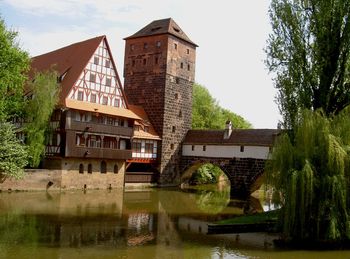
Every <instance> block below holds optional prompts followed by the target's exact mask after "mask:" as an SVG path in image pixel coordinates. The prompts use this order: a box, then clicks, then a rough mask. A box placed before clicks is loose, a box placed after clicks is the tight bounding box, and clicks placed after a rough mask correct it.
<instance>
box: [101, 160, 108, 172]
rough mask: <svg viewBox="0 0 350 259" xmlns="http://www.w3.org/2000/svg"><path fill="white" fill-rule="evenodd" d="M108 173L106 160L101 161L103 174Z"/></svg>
mask: <svg viewBox="0 0 350 259" xmlns="http://www.w3.org/2000/svg"><path fill="white" fill-rule="evenodd" d="M106 173H107V163H106V161H102V162H101V174H106Z"/></svg>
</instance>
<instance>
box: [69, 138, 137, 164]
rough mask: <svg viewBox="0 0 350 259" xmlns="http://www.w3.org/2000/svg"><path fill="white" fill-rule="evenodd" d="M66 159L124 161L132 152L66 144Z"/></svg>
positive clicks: (71, 143) (72, 143)
mask: <svg viewBox="0 0 350 259" xmlns="http://www.w3.org/2000/svg"><path fill="white" fill-rule="evenodd" d="M66 157H80V158H102V159H122V160H126V159H130V158H131V157H132V152H131V150H122V149H112V148H92V147H85V146H76V145H75V143H74V142H67V148H66Z"/></svg>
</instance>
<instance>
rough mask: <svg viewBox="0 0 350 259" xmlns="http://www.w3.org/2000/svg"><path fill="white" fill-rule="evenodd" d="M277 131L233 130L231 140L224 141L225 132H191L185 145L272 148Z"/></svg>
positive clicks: (186, 138)
mask: <svg viewBox="0 0 350 259" xmlns="http://www.w3.org/2000/svg"><path fill="white" fill-rule="evenodd" d="M279 132H280V131H279V130H277V129H233V130H232V134H231V136H230V138H229V139H224V130H189V131H188V133H187V135H186V137H185V139H184V142H183V143H184V144H219V145H247V146H249V145H250V146H253V145H257V146H272V145H273V141H274V138H275V137H276V136H277V135H278V133H279Z"/></svg>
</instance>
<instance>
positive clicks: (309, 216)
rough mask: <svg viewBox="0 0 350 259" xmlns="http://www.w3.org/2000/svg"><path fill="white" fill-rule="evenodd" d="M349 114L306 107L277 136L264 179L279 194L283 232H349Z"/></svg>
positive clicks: (312, 235) (298, 235)
mask: <svg viewBox="0 0 350 259" xmlns="http://www.w3.org/2000/svg"><path fill="white" fill-rule="evenodd" d="M345 118H347V119H345ZM349 120H350V112H349V109H344V110H343V111H342V112H341V113H340V114H339V115H337V116H336V117H330V118H328V117H326V115H325V114H323V113H322V112H320V111H317V112H312V111H308V110H305V111H304V112H303V113H302V115H301V118H300V120H299V122H298V124H297V125H296V126H295V128H294V131H293V132H285V133H283V134H282V135H281V136H280V137H279V138H278V139H277V142H276V145H275V148H274V150H273V154H272V160H271V161H270V163H271V164H269V167H267V168H266V169H267V174H268V177H267V180H268V182H269V184H271V185H272V186H273V187H274V188H275V189H276V190H277V193H279V194H280V195H281V199H280V203H281V205H282V206H283V209H282V210H281V211H282V214H281V220H282V221H281V223H282V225H283V230H284V235H285V236H286V237H287V238H289V239H294V240H305V239H308V240H343V239H347V238H348V236H349V234H350V233H349V231H350V229H349V216H348V209H349V208H348V205H347V204H348V202H347V194H348V186H347V181H346V178H345V177H348V176H349V173H350V167H349V161H350V152H348V151H349V148H348V147H349V145H350V141H349V139H350V131H349V130H348V129H349Z"/></svg>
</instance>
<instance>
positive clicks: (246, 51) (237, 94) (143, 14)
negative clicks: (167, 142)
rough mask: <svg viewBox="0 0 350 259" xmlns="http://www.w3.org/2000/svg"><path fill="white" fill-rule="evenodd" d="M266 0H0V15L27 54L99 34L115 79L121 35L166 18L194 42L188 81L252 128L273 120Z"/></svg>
mask: <svg viewBox="0 0 350 259" xmlns="http://www.w3.org/2000/svg"><path fill="white" fill-rule="evenodd" d="M269 4H270V0H215V1H201V0H192V1H189V0H98V1H96V0H61V1H60V0H0V16H1V17H2V18H3V19H4V20H5V23H6V25H7V28H8V29H13V30H16V31H18V33H19V36H18V40H19V43H20V46H21V48H22V49H24V50H26V51H28V52H29V54H30V55H31V56H36V55H39V54H43V53H46V52H49V51H52V50H55V49H57V48H60V47H64V46H66V45H69V44H72V43H75V42H78V41H82V40H86V39H89V38H92V37H96V36H99V35H106V36H107V40H108V42H109V45H110V47H111V51H112V55H113V58H114V61H115V62H116V64H117V70H118V73H119V76H120V77H121V80H122V81H123V79H122V78H123V60H124V46H125V43H124V40H123V38H125V37H127V36H130V35H132V34H134V33H135V32H137V31H138V30H139V29H141V28H143V27H144V26H146V25H147V24H149V23H150V22H151V21H153V20H158V19H164V18H169V17H171V18H173V19H174V20H175V22H176V23H177V24H178V25H179V26H180V27H181V29H182V30H183V31H184V32H185V33H186V34H187V35H188V36H189V38H190V39H191V40H192V41H194V42H195V43H196V44H198V45H199V47H198V48H197V52H196V82H197V83H199V84H201V85H204V86H205V87H206V88H207V89H208V90H209V92H210V93H211V95H212V96H213V97H214V98H215V99H216V100H217V101H218V102H219V104H220V105H221V106H222V107H224V108H226V109H229V110H231V111H233V112H235V113H237V114H239V115H241V116H242V117H243V118H245V119H246V120H248V121H249V122H250V123H251V124H252V125H253V127H254V128H276V126H277V123H278V121H279V120H280V119H281V117H280V115H279V112H278V106H277V104H276V103H275V96H276V89H275V88H274V86H273V81H272V75H270V74H269V73H268V70H267V68H266V66H265V64H264V60H265V58H266V54H265V52H264V48H265V47H266V40H267V38H268V35H269V33H270V32H271V26H270V23H269V17H268V8H269Z"/></svg>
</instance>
